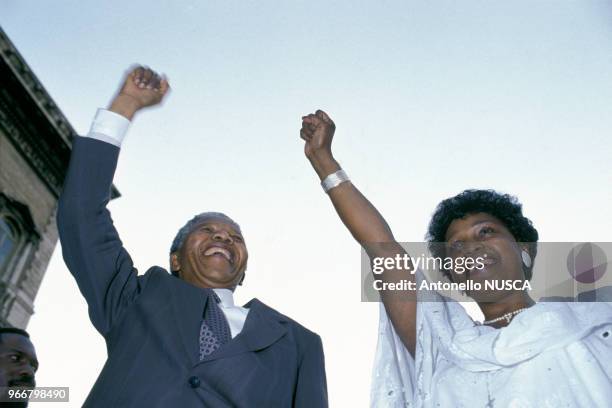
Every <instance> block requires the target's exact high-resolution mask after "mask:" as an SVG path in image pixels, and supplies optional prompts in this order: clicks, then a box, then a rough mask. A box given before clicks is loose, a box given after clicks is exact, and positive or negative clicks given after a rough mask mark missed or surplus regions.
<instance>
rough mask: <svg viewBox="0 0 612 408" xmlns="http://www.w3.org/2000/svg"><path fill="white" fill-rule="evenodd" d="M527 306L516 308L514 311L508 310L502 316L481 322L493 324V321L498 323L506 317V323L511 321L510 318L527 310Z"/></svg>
mask: <svg viewBox="0 0 612 408" xmlns="http://www.w3.org/2000/svg"><path fill="white" fill-rule="evenodd" d="M526 309H527V308H526V307H522V308H520V309H517V310H515V311H514V312H508V313H506V314H504V315H502V316H499V317H496V318H495V319H491V320H484V321H483V322H482V323H480V324H491V323H496V322H499V321H500V320H504V319H506V323H510V320H512V318H513V317H514V316H516V315H517V314H519V313H521V312H522V311H523V310H526Z"/></svg>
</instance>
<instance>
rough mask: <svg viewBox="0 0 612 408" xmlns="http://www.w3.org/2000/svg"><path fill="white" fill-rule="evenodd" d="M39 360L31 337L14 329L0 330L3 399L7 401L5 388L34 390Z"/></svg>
mask: <svg viewBox="0 0 612 408" xmlns="http://www.w3.org/2000/svg"><path fill="white" fill-rule="evenodd" d="M36 370H38V360H37V358H36V351H35V350H34V345H33V344H32V342H31V341H30V335H29V334H28V333H27V332H26V331H25V330H21V329H17V328H13V327H2V328H0V387H3V391H4V392H3V394H5V395H3V396H2V399H3V400H5V398H6V394H7V392H8V390H7V389H6V388H4V387H20V388H28V389H31V388H34V387H35V386H36V379H35V374H36ZM2 404H6V406H15V407H16V406H27V402H21V403H17V402H15V403H11V404H9V403H6V402H3V403H0V406H4V405H2Z"/></svg>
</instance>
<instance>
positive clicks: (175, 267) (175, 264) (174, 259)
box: [170, 252, 181, 274]
mask: <svg viewBox="0 0 612 408" xmlns="http://www.w3.org/2000/svg"><path fill="white" fill-rule="evenodd" d="M180 270H181V263H180V262H179V258H178V254H177V253H176V252H173V253H171V254H170V272H172V273H175V274H178V271H180Z"/></svg>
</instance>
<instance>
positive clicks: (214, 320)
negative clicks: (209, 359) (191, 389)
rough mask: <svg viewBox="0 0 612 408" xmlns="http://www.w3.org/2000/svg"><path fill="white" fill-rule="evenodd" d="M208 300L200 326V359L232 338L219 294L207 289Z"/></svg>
mask: <svg viewBox="0 0 612 408" xmlns="http://www.w3.org/2000/svg"><path fill="white" fill-rule="evenodd" d="M207 291H208V302H206V310H205V311H204V319H203V320H202V326H201V327H200V361H201V360H203V359H204V357H206V356H208V355H209V354H211V353H213V352H214V351H216V350H218V349H219V348H220V347H221V346H223V345H224V344H227V343H228V342H229V341H230V340H231V339H232V333H231V331H230V327H229V324H228V323H227V320H226V319H225V315H224V314H223V312H222V311H221V308H220V307H219V305H218V303H219V302H221V299H219V296H217V294H216V293H215V292H214V291H213V290H212V289H208V290H207Z"/></svg>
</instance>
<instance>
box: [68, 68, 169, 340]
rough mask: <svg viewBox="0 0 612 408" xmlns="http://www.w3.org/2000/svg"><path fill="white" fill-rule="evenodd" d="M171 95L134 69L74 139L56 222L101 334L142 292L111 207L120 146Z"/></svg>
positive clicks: (155, 77)
mask: <svg viewBox="0 0 612 408" xmlns="http://www.w3.org/2000/svg"><path fill="white" fill-rule="evenodd" d="M167 91H168V83H167V81H166V80H165V79H162V78H160V77H159V75H157V74H155V72H153V71H151V70H150V69H145V68H143V67H138V68H136V69H133V70H132V71H131V72H130V73H129V74H128V75H127V77H126V78H125V81H124V83H123V85H122V87H121V89H120V91H119V92H118V94H117V95H116V96H115V98H114V99H113V101H112V103H111V105H110V108H109V110H103V109H100V110H99V111H98V113H97V115H96V118H95V119H94V122H93V124H92V126H91V130H90V132H89V134H88V135H87V136H86V137H78V136H77V137H75V139H74V140H73V144H72V155H71V158H70V165H69V167H68V172H67V174H66V179H65V181H64V189H63V191H62V194H61V196H60V199H59V204H58V214H57V224H58V230H59V236H60V242H61V244H62V252H63V256H64V260H65V261H66V265H67V266H68V268H69V269H70V272H71V273H72V275H73V276H74V277H75V279H76V281H77V284H78V286H79V289H80V291H81V293H82V294H83V296H84V297H85V300H86V301H87V304H88V306H89V315H90V318H91V320H92V323H93V324H94V326H95V327H96V329H97V330H98V331H99V332H100V333H101V334H102V335H106V334H108V332H109V331H110V329H111V327H112V326H113V323H114V322H116V320H117V319H119V318H120V317H121V315H122V313H123V311H124V310H125V307H126V306H127V305H129V304H130V303H131V302H132V300H133V299H134V297H135V296H136V295H137V294H138V292H139V289H140V283H139V281H138V279H137V272H136V269H134V267H133V264H132V260H131V259H130V256H129V255H128V253H127V251H126V250H125V249H124V248H123V245H122V243H121V240H120V239H119V235H118V234H117V231H116V230H115V228H114V226H113V221H112V219H111V217H110V213H109V211H108V210H107V209H106V205H107V204H108V201H109V199H110V191H111V185H112V181H113V176H114V173H115V168H116V166H117V159H118V157H119V146H120V145H121V141H122V139H123V136H124V134H125V132H126V131H127V128H128V125H129V123H130V120H131V119H132V118H133V117H134V115H135V114H136V113H137V112H138V111H139V110H141V109H143V108H145V107H148V106H153V105H156V104H158V103H160V102H161V101H162V99H163V97H164V96H165V94H166V93H167Z"/></svg>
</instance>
